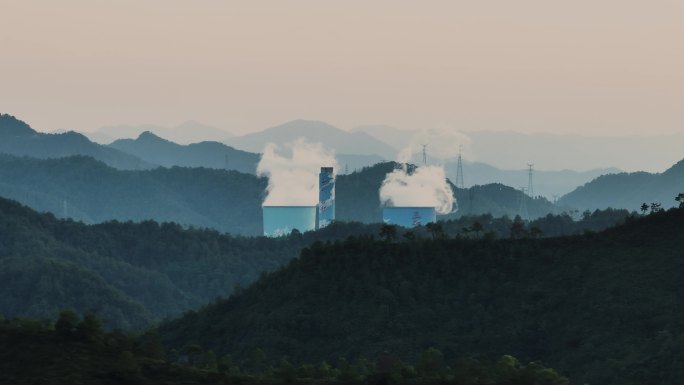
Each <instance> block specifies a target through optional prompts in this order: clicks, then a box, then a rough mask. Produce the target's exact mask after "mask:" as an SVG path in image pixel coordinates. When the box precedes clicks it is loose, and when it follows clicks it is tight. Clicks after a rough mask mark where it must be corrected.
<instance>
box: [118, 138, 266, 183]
mask: <svg viewBox="0 0 684 385" xmlns="http://www.w3.org/2000/svg"><path fill="white" fill-rule="evenodd" d="M109 147H112V148H115V149H117V150H120V151H122V152H125V153H129V154H131V155H134V156H136V157H138V158H140V159H144V160H145V161H147V162H149V163H153V164H158V165H161V166H164V167H173V166H180V167H206V168H214V169H226V170H236V171H240V172H242V173H249V174H255V173H256V166H257V163H259V158H260V156H259V155H258V154H253V153H250V152H245V151H240V150H236V149H234V148H232V147H230V146H226V145H225V144H223V143H219V142H200V143H195V144H189V145H180V144H176V143H174V142H171V141H169V140H166V139H162V138H160V137H159V136H157V135H155V134H153V133H151V132H149V131H146V132H143V133H142V134H140V136H138V138H137V139H119V140H116V141H114V142H113V143H111V144H110V145H109Z"/></svg>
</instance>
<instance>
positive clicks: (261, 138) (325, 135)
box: [225, 120, 396, 160]
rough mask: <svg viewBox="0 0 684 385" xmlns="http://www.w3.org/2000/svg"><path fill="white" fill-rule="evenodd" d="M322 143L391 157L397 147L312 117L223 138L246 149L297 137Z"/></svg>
mask: <svg viewBox="0 0 684 385" xmlns="http://www.w3.org/2000/svg"><path fill="white" fill-rule="evenodd" d="M302 137H303V138H306V139H308V140H309V141H310V142H317V143H322V144H323V145H324V146H325V147H326V148H330V149H334V150H335V152H336V153H340V154H353V155H372V156H379V157H380V158H381V159H384V160H394V159H395V157H396V150H395V149H394V148H392V147H391V146H389V145H387V144H385V143H384V142H382V141H380V140H378V139H375V138H373V137H372V136H370V135H368V134H365V133H363V132H348V131H344V130H341V129H339V128H337V127H334V126H331V125H330V124H327V123H324V122H319V121H314V120H294V121H292V122H288V123H285V124H282V125H279V126H276V127H271V128H268V129H266V130H263V131H260V132H255V133H251V134H247V135H243V136H238V137H234V138H231V139H228V140H226V141H225V143H226V144H228V145H230V146H233V147H235V148H239V149H242V150H245V151H252V152H261V151H263V149H264V146H265V145H266V143H269V142H273V143H287V142H291V141H294V140H296V139H298V138H302Z"/></svg>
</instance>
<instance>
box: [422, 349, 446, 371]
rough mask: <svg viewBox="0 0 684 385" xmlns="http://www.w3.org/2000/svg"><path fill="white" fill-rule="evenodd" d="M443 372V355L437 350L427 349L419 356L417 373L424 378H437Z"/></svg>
mask: <svg viewBox="0 0 684 385" xmlns="http://www.w3.org/2000/svg"><path fill="white" fill-rule="evenodd" d="M443 371H444V355H443V354H442V352H441V351H439V349H437V348H429V349H427V350H426V351H424V352H423V353H422V354H421V355H420V362H419V363H418V372H420V374H422V375H423V376H425V377H434V376H439V375H440V374H442V372H443Z"/></svg>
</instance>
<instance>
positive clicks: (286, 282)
mask: <svg viewBox="0 0 684 385" xmlns="http://www.w3.org/2000/svg"><path fill="white" fill-rule="evenodd" d="M682 228H684V210H681V209H678V210H671V211H668V212H658V213H655V214H652V215H649V216H648V217H645V218H640V219H634V218H633V219H631V220H630V221H629V222H628V223H627V224H625V225H623V226H621V227H617V228H614V229H611V230H607V231H605V232H602V233H598V234H592V233H588V234H586V235H582V236H574V237H561V238H550V239H505V240H499V241H488V240H468V239H437V240H426V239H423V240H419V241H407V240H404V241H395V242H389V241H377V240H373V239H372V238H368V237H357V238H350V239H348V240H346V241H343V242H333V243H325V244H324V243H316V244H314V245H312V247H310V248H307V249H305V250H304V251H303V252H302V254H301V257H299V258H298V259H295V260H293V261H292V262H291V263H290V264H289V265H288V266H287V267H286V268H283V269H281V270H279V271H277V272H274V273H271V274H269V275H267V276H265V277H263V278H261V279H260V280H259V281H258V282H257V283H255V284H254V285H252V286H251V287H249V288H248V289H246V290H244V291H241V292H240V293H238V294H236V295H233V296H232V297H231V298H229V299H226V300H221V301H218V302H216V303H215V304H213V305H211V306H207V307H205V308H203V309H201V310H199V311H197V312H191V313H188V314H186V315H185V316H183V317H182V318H180V319H178V320H175V321H171V322H167V323H165V324H164V325H162V326H161V327H160V328H159V333H160V335H161V337H162V339H163V341H164V343H165V344H167V346H170V347H175V348H178V349H180V348H182V347H184V346H188V345H191V344H198V345H200V346H202V347H203V348H205V349H211V350H213V351H214V352H216V353H217V354H219V355H223V354H230V355H232V356H233V357H245V356H246V355H248V354H249V352H252V351H255V349H260V351H263V352H264V356H265V357H267V358H266V359H267V360H270V362H278V361H279V360H281V359H282V358H287V359H288V360H289V361H290V362H292V363H295V364H296V363H300V362H312V361H314V362H317V361H320V360H327V361H328V362H333V361H334V360H336V359H337V358H338V357H340V356H343V357H346V358H347V359H348V360H355V359H358V358H361V357H365V358H368V359H372V358H373V357H377V356H378V354H380V353H381V352H383V351H387V352H389V353H390V354H393V355H395V356H397V357H399V358H401V359H404V360H408V361H414V360H416V358H417V356H418V354H419V353H420V352H422V351H425V349H428V348H430V347H435V348H437V349H438V350H440V351H441V352H442V353H443V354H444V357H445V359H447V360H453V359H456V358H457V357H460V356H463V355H472V354H474V355H475V357H476V358H494V357H497V356H498V355H500V354H501V353H510V354H513V355H514V356H516V357H519V358H521V360H523V361H529V360H541V361H542V362H544V363H546V364H549V365H550V366H552V367H554V368H556V369H558V370H559V371H560V372H561V373H564V374H568V375H569V376H570V378H572V379H573V380H574V381H577V382H578V383H584V382H586V383H590V384H616V385H617V384H620V385H624V384H644V383H658V384H677V383H679V379H680V378H682V377H683V376H684V364H682V363H681V360H680V357H681V356H682V354H684V350H683V347H684V344H682V341H683V340H684V303H683V300H682V298H684V288H683V287H682V285H681V282H682V279H683V278H684V277H683V274H684V273H682V272H684V237H682V236H681V229H682Z"/></svg>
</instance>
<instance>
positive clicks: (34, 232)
mask: <svg viewBox="0 0 684 385" xmlns="http://www.w3.org/2000/svg"><path fill="white" fill-rule="evenodd" d="M305 242H311V241H310V240H307V239H305V238H303V237H288V238H282V239H267V238H239V237H238V238H235V237H231V236H228V235H221V234H219V233H217V232H215V231H210V230H194V229H183V228H182V227H181V226H179V225H176V224H170V223H165V224H158V223H156V222H149V221H148V222H142V223H131V222H126V223H121V222H107V223H104V224H100V225H96V226H87V225H84V224H82V223H77V222H73V221H64V220H58V219H56V218H55V217H54V216H52V215H50V214H38V213H35V212H34V211H32V210H30V209H28V208H26V207H23V206H21V205H19V204H17V203H15V202H11V201H7V200H5V199H0V292H2V296H0V314H1V315H4V316H6V317H16V316H21V317H31V318H34V319H43V318H54V317H55V315H56V314H58V313H59V311H60V310H62V309H67V308H71V309H74V310H77V311H78V312H80V313H85V312H88V311H92V312H95V313H96V314H97V315H98V316H99V317H101V318H102V319H103V320H104V321H105V322H106V324H107V325H108V326H110V327H120V328H127V329H141V328H143V327H147V326H149V325H151V323H152V322H154V321H157V320H160V319H162V318H164V317H169V316H173V315H178V314H180V313H182V312H184V311H186V310H189V309H192V308H197V307H198V306H201V305H203V304H205V303H208V302H210V301H212V300H214V299H215V298H216V297H219V296H226V295H229V294H230V293H231V292H232V291H233V290H234V289H235V287H236V286H240V285H242V286H245V285H247V284H249V283H251V282H253V281H255V280H256V279H257V278H258V277H259V275H260V274H261V273H262V272H264V271H269V270H273V269H276V268H277V267H279V266H281V265H282V264H284V263H287V262H288V261H289V260H290V259H291V258H293V257H294V256H296V255H297V254H298V253H299V251H300V249H301V248H302V247H303V245H304V244H305Z"/></svg>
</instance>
